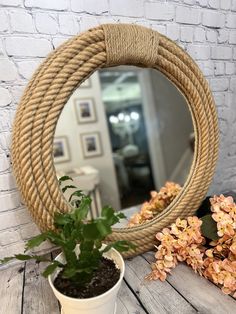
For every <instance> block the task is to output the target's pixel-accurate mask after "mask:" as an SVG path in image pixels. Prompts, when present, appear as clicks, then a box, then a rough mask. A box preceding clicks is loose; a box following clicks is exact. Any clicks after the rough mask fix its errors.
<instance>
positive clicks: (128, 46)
mask: <svg viewBox="0 0 236 314" xmlns="http://www.w3.org/2000/svg"><path fill="white" fill-rule="evenodd" d="M125 64H126V65H134V66H139V67H144V68H145V67H146V68H147V67H151V68H153V69H156V70H159V71H160V72H162V73H163V74H165V76H166V77H167V78H168V79H169V80H170V81H172V82H173V83H174V84H175V86H176V87H177V88H178V89H179V91H180V92H181V93H182V94H183V95H184V96H185V98H186V101H187V103H188V106H189V109H190V112H191V115H192V120H193V125H194V132H195V153H194V160H193V164H192V167H191V170H190V174H189V176H188V179H187V181H186V183H185V185H184V187H183V189H182V190H181V192H180V193H179V195H178V196H177V197H176V198H175V200H174V201H173V202H172V203H171V204H170V205H169V206H168V208H166V209H165V210H164V211H163V212H162V213H161V214H160V215H158V216H157V217H156V218H155V219H153V220H152V221H150V222H148V223H146V224H143V225H140V226H138V227H134V228H122V229H114V231H113V233H112V235H111V236H110V237H109V239H108V241H109V240H110V241H111V240H117V239H126V240H130V241H132V242H133V243H135V244H136V245H137V250H136V251H135V252H129V253H127V254H126V255H125V256H126V257H128V256H132V255H135V254H140V253H142V252H145V251H147V250H149V249H151V248H152V247H153V244H154V243H155V234H156V233H157V232H158V231H160V230H161V229H162V228H163V227H165V226H167V225H169V224H170V223H172V222H173V221H174V220H175V219H176V218H177V217H186V216H188V215H192V214H193V213H194V212H195V211H196V209H197V208H198V207H199V205H200V203H201V201H202V200H203V198H204V197H205V194H206V192H207V189H208V187H209V184H210V182H211V179H212V176H213V173H214V169H215V164H216V159H217V154H218V123H217V115H216V110H215V105H214V100H213V98H212V94H211V91H210V89H209V86H208V83H207V81H206V80H205V78H204V77H203V74H202V73H201V71H200V69H199V68H198V66H197V65H196V63H195V62H194V61H193V60H192V59H191V57H190V56H189V55H188V54H187V53H186V52H185V51H183V49H181V48H180V47H179V46H177V45H176V44H175V43H174V42H173V41H171V40H170V39H168V38H167V37H165V36H163V35H161V34H160V33H158V32H156V31H153V30H150V29H147V28H145V27H142V26H137V25H127V24H118V25H116V24H105V25H101V26H99V27H97V28H93V29H90V30H89V31H87V32H85V33H83V34H81V35H79V36H75V37H73V38H72V39H70V40H68V41H66V42H65V43H64V44H62V45H61V46H60V47H59V48H57V49H56V50H55V51H54V52H52V53H51V54H50V55H49V56H48V58H47V59H46V60H45V61H44V62H43V63H42V65H41V66H40V67H39V68H38V70H37V71H36V73H35V74H34V76H33V77H32V79H31V81H30V82H29V84H28V86H27V88H26V90H25V92H24V95H23V97H22V99H21V102H20V104H19V106H18V109H17V113H16V118H15V122H14V127H13V142H12V161H13V168H14V173H15V176H16V180H17V184H18V187H19V189H20V191H21V193H22V196H23V199H24V201H25V204H26V206H27V207H28V209H29V211H30V213H31V215H32V217H33V219H34V221H35V222H36V223H37V225H38V226H39V228H40V229H41V230H47V229H50V228H53V216H54V213H55V212H57V211H60V212H67V211H68V210H70V207H69V205H68V203H67V202H66V200H65V199H64V197H63V194H62V192H61V190H60V187H59V184H58V180H57V177H56V172H55V168H54V163H53V138H54V132H55V128H56V124H57V121H58V118H59V116H60V113H61V111H62V109H63V108H64V106H65V104H66V103H67V101H68V99H69V97H70V96H71V94H72V93H73V92H74V91H75V89H77V88H78V87H79V86H80V84H81V83H82V82H83V81H84V80H86V79H87V78H88V77H89V76H90V75H91V74H92V73H93V72H94V71H96V70H98V69H99V68H105V67H110V66H118V65H125Z"/></svg>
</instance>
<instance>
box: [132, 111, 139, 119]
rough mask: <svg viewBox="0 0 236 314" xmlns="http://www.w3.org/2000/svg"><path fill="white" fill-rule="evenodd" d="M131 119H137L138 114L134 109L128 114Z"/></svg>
mask: <svg viewBox="0 0 236 314" xmlns="http://www.w3.org/2000/svg"><path fill="white" fill-rule="evenodd" d="M130 117H131V119H133V120H138V119H139V114H138V113H137V112H135V111H132V112H131V114H130Z"/></svg>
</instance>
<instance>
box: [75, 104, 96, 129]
mask: <svg viewBox="0 0 236 314" xmlns="http://www.w3.org/2000/svg"><path fill="white" fill-rule="evenodd" d="M74 105H75V112H76V117H77V121H78V123H91V122H96V121H97V117H96V110H95V103H94V99H93V98H83V99H82V98H75V99H74Z"/></svg>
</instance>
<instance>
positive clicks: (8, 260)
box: [0, 256, 15, 264]
mask: <svg viewBox="0 0 236 314" xmlns="http://www.w3.org/2000/svg"><path fill="white" fill-rule="evenodd" d="M13 259H15V256H9V257H4V258H3V259H0V264H6V263H8V262H10V261H11V260H13Z"/></svg>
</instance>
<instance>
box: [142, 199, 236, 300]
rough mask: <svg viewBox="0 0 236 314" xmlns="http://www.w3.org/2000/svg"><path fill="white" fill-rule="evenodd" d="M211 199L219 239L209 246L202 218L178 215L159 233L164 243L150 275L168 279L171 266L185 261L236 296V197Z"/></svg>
mask: <svg viewBox="0 0 236 314" xmlns="http://www.w3.org/2000/svg"><path fill="white" fill-rule="evenodd" d="M210 202H211V211H212V212H213V213H212V218H213V220H214V221H215V223H216V227H217V234H218V239H217V240H214V241H211V242H210V243H209V246H210V247H206V245H205V244H206V240H205V238H204V237H203V235H202V233H201V225H202V221H201V219H199V218H197V217H188V218H187V219H182V220H181V219H180V218H178V219H177V220H176V222H175V223H174V224H172V225H171V226H170V228H165V229H163V230H162V232H159V233H157V235H156V238H157V239H158V240H159V241H160V245H159V246H158V247H157V252H156V254H155V257H156V262H155V263H153V264H152V266H151V267H152V272H151V273H150V274H149V275H148V276H147V278H148V279H150V280H156V279H160V280H162V281H164V280H165V279H166V276H167V274H168V273H170V271H171V269H172V268H174V267H175V266H176V265H177V263H178V262H179V261H184V262H186V263H187V264H188V265H190V266H191V267H192V268H193V269H194V270H195V272H198V273H199V274H200V275H202V276H204V277H205V278H207V279H209V280H211V281H212V282H214V283H215V284H217V285H219V286H220V287H221V289H222V291H223V292H224V293H226V294H232V295H233V296H234V297H236V204H235V203H234V201H233V198H232V197H224V196H223V195H220V196H214V197H213V198H211V199H210ZM204 245H205V246H204Z"/></svg>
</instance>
